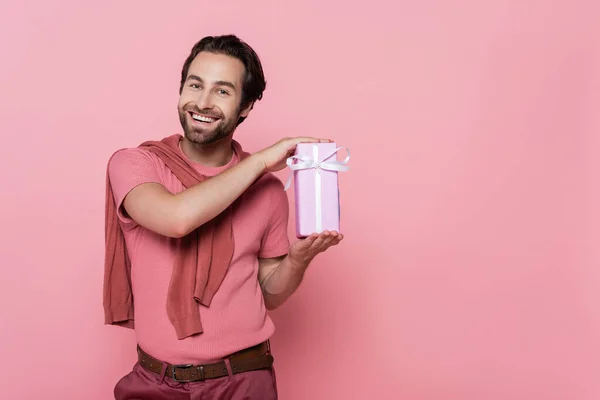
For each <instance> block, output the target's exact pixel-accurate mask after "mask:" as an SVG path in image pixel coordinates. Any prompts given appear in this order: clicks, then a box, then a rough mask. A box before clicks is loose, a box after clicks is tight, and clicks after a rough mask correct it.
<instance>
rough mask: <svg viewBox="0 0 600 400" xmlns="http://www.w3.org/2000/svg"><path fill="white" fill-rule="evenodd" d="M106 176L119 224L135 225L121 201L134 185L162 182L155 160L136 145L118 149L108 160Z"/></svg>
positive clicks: (127, 227) (125, 226)
mask: <svg viewBox="0 0 600 400" xmlns="http://www.w3.org/2000/svg"><path fill="white" fill-rule="evenodd" d="M108 176H109V180H110V184H111V187H112V191H113V197H114V200H115V205H116V208H117V214H118V216H119V220H120V222H121V225H122V226H123V228H126V229H129V228H132V227H134V226H136V225H137V223H136V222H135V221H134V220H133V219H132V218H131V217H129V216H128V215H127V213H126V212H125V209H124V208H123V201H124V200H125V197H126V196H127V194H128V193H129V192H130V191H131V190H132V189H134V188H135V187H136V186H139V185H141V184H143V183H150V182H153V183H162V180H161V179H160V174H159V170H158V165H157V163H156V160H154V159H153V157H152V155H151V154H150V152H149V151H147V150H143V149H140V148H137V147H136V148H130V149H123V150H119V151H117V152H116V153H115V154H114V155H113V156H112V158H111V159H110V161H109V164H108Z"/></svg>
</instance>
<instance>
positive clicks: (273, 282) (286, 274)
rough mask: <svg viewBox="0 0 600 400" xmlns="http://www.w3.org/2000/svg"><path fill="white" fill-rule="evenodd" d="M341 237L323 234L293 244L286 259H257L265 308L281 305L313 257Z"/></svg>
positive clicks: (299, 281)
mask: <svg viewBox="0 0 600 400" xmlns="http://www.w3.org/2000/svg"><path fill="white" fill-rule="evenodd" d="M343 238H344V236H343V235H342V234H339V233H337V232H329V231H325V232H323V233H321V234H319V235H317V234H313V235H311V236H309V237H308V238H306V239H304V240H299V241H297V242H296V243H294V244H293V245H292V246H291V247H290V251H289V253H288V255H287V256H283V257H278V258H268V259H259V264H258V265H259V269H258V280H259V282H260V287H261V289H262V292H263V297H264V299H265V306H266V307H267V309H268V310H274V309H276V308H277V307H279V306H280V305H282V304H283V303H284V302H285V301H286V300H287V299H288V298H289V297H290V296H291V295H292V294H293V293H294V292H295V291H296V289H298V287H299V286H300V283H301V282H302V279H303V278H304V273H305V272H306V270H307V268H308V266H309V265H310V263H311V261H312V260H313V259H314V258H315V256H316V255H317V254H319V253H322V252H323V251H325V250H327V249H328V248H329V247H331V246H335V245H337V244H339V243H340V241H342V239H343Z"/></svg>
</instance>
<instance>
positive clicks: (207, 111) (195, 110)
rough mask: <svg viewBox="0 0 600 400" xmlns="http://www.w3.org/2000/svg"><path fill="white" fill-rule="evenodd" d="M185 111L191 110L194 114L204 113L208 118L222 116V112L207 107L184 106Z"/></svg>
mask: <svg viewBox="0 0 600 400" xmlns="http://www.w3.org/2000/svg"><path fill="white" fill-rule="evenodd" d="M185 111H187V112H193V113H196V114H202V115H205V116H207V117H210V118H223V114H221V113H219V112H216V111H215V110H211V109H208V108H205V109H203V110H200V109H199V108H198V107H186V108H185Z"/></svg>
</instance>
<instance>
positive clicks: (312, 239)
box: [302, 233, 319, 249]
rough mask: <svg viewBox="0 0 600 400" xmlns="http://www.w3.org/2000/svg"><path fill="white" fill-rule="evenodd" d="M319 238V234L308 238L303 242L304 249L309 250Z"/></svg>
mask: <svg viewBox="0 0 600 400" xmlns="http://www.w3.org/2000/svg"><path fill="white" fill-rule="evenodd" d="M318 237H319V235H318V234H317V233H313V234H311V235H309V236H308V237H306V238H305V239H304V240H302V248H304V249H309V248H310V247H311V246H312V245H313V244H314V242H315V240H317V238H318Z"/></svg>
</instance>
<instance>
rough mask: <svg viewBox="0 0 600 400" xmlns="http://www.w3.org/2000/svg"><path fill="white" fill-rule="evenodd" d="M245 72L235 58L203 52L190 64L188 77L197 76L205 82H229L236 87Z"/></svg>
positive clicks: (242, 65)
mask: <svg viewBox="0 0 600 400" xmlns="http://www.w3.org/2000/svg"><path fill="white" fill-rule="evenodd" d="M245 71H246V69H245V67H244V64H243V63H242V62H241V61H240V60H238V59H237V58H235V57H231V56H228V55H225V54H215V53H209V52H206V51H203V52H200V53H199V54H198V55H197V56H196V58H194V61H192V63H191V64H190V68H189V70H188V76H190V75H191V74H193V75H197V76H199V77H200V78H202V80H204V81H206V82H216V81H229V82H232V83H234V84H235V85H236V87H237V86H238V85H241V83H242V79H243V77H244V73H245Z"/></svg>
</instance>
